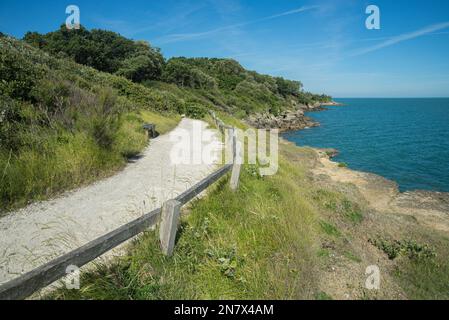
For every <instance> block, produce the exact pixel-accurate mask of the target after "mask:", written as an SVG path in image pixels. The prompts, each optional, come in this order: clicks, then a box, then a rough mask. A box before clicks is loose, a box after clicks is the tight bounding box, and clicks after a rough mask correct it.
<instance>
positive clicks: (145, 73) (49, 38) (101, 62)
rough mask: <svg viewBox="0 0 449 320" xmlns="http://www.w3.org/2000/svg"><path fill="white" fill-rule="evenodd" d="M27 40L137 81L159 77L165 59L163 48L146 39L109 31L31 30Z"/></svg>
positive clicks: (52, 51)
mask: <svg viewBox="0 0 449 320" xmlns="http://www.w3.org/2000/svg"><path fill="white" fill-rule="evenodd" d="M24 40H25V41H26V42H27V43H29V44H31V45H32V46H35V47H37V48H39V49H43V50H45V51H47V52H49V53H51V54H53V55H60V54H61V53H63V54H64V55H65V56H67V57H70V58H72V59H73V60H74V61H75V62H77V63H80V64H84V65H86V66H90V67H93V68H95V69H97V70H100V71H105V72H109V73H117V74H119V75H123V76H125V77H127V78H128V79H131V80H133V81H136V82H141V81H144V80H153V79H159V77H160V75H161V73H162V68H163V65H164V58H163V57H162V55H161V53H160V51H159V49H155V48H152V47H151V46H150V45H149V44H148V43H146V42H143V41H137V42H135V41H132V40H129V39H126V38H124V37H122V36H120V35H119V34H117V33H114V32H111V31H105V30H95V29H94V30H91V31H89V30H87V29H85V28H84V27H81V28H80V29H79V30H67V28H66V27H65V26H64V25H63V26H61V28H60V29H59V30H58V31H55V32H50V33H48V34H45V35H41V34H38V33H35V32H28V33H27V34H26V35H25V37H24Z"/></svg>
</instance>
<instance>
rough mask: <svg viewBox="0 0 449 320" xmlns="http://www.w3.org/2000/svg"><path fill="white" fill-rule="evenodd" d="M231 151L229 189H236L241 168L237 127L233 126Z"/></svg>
mask: <svg viewBox="0 0 449 320" xmlns="http://www.w3.org/2000/svg"><path fill="white" fill-rule="evenodd" d="M232 132H233V135H232V149H233V150H232V153H233V159H234V162H233V163H234V164H233V166H232V174H231V190H232V191H237V189H238V187H239V180H240V171H241V169H242V163H241V162H242V157H241V148H240V146H239V144H238V139H237V129H236V128H234V129H233V130H232Z"/></svg>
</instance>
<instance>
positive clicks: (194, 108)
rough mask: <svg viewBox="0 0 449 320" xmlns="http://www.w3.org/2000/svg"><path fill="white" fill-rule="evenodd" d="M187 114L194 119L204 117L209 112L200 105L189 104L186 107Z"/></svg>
mask: <svg viewBox="0 0 449 320" xmlns="http://www.w3.org/2000/svg"><path fill="white" fill-rule="evenodd" d="M185 112H186V116H187V117H189V118H192V119H203V118H204V117H205V116H206V114H207V110H206V109H205V108H204V107H202V106H199V105H190V104H189V105H188V106H187V107H186V110H185Z"/></svg>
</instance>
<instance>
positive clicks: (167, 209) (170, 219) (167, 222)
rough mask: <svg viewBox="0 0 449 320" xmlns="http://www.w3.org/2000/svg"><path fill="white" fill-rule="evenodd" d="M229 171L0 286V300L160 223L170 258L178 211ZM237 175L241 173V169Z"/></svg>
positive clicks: (21, 294) (24, 293)
mask: <svg viewBox="0 0 449 320" xmlns="http://www.w3.org/2000/svg"><path fill="white" fill-rule="evenodd" d="M215 119H217V118H215ZM217 127H218V128H219V130H222V129H221V128H220V126H218V125H217ZM222 127H223V130H224V129H226V128H230V127H226V126H224V125H223V126H222ZM234 141H235V140H234ZM234 158H235V157H234ZM231 170H235V165H233V164H228V165H225V166H224V167H222V168H220V169H219V170H217V171H216V172H214V173H212V174H211V175H209V176H208V177H207V178H205V179H204V180H202V181H200V182H199V183H198V184H196V185H195V186H193V187H192V188H190V189H188V190H187V191H185V192H184V193H182V194H181V195H179V196H178V197H176V198H175V199H173V200H169V201H167V202H166V203H165V204H164V206H163V209H162V208H159V209H156V210H154V211H152V212H150V213H148V214H146V215H144V216H142V217H140V218H139V219H136V220H134V221H132V222H130V223H128V224H126V225H124V226H122V227H120V228H118V229H116V230H114V231H112V232H110V233H108V234H106V235H104V236H102V237H100V238H98V239H96V240H93V241H92V242H90V243H88V244H86V245H84V246H82V247H80V248H78V249H76V250H74V251H72V252H69V253H67V254H65V255H63V256H61V257H59V258H57V259H55V260H53V261H50V262H49V263H47V264H45V265H43V266H41V267H38V268H36V269H34V270H33V271H31V272H29V273H26V274H24V275H22V276H20V277H18V278H16V279H13V280H12V281H10V282H7V283H5V284H3V285H1V286H0V300H20V299H26V298H27V297H29V296H31V295H32V294H33V293H35V292H37V291H38V290H40V289H42V288H45V287H47V286H48V285H50V284H52V283H54V282H55V281H57V280H59V279H61V278H63V277H64V276H66V275H67V270H68V268H70V267H72V266H76V267H77V268H80V267H82V266H84V265H86V264H87V263H89V262H91V261H93V260H95V259H96V258H98V257H100V256H101V255H103V254H104V253H106V252H108V251H110V250H112V249H113V248H115V247H117V246H118V245H120V244H122V243H124V242H125V241H127V240H129V239H131V238H133V237H135V236H137V235H139V234H140V233H142V232H144V231H145V230H148V229H149V228H150V227H152V226H155V225H156V224H158V223H159V222H160V221H161V220H162V221H161V222H162V223H161V224H162V225H161V228H160V238H161V249H162V250H163V252H164V254H166V255H171V254H172V253H173V246H174V238H175V237H176V231H177V227H178V225H177V224H178V218H179V217H178V216H177V215H179V209H180V207H181V206H184V205H185V204H187V203H188V202H190V201H191V200H192V199H194V198H196V197H197V196H198V195H200V194H201V193H202V192H203V191H204V190H206V189H207V188H208V187H209V186H211V185H212V184H214V183H215V182H217V181H218V180H219V179H220V178H222V177H223V176H224V175H226V174H227V173H228V172H230V171H231ZM238 173H240V169H239V172H238ZM236 175H237V173H236V172H233V174H232V176H236ZM237 180H238V178H237ZM234 184H235V182H234ZM231 187H232V184H231ZM161 216H162V218H161Z"/></svg>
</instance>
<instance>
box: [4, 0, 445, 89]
mask: <svg viewBox="0 0 449 320" xmlns="http://www.w3.org/2000/svg"><path fill="white" fill-rule="evenodd" d="M70 4H75V5H77V6H79V8H80V10H81V23H82V24H83V25H85V26H86V27H88V28H101V29H108V30H113V31H116V32H119V33H121V34H122V35H124V36H127V37H130V38H133V39H136V40H147V41H149V42H150V43H152V44H153V45H155V46H157V47H160V48H161V49H162V51H163V53H164V55H165V56H166V57H172V56H187V57H203V56H206V57H226V58H234V59H236V60H238V61H239V62H240V63H242V65H243V66H245V67H246V68H249V69H252V70H256V71H258V72H261V73H267V74H271V75H280V76H284V77H286V78H289V79H296V80H301V81H302V82H303V83H304V85H305V88H306V89H307V90H310V91H313V92H317V93H321V92H324V93H329V94H331V95H333V96H335V97H437V96H446V97H447V96H449V58H448V57H449V1H447V0H427V1H425V0H407V1H406V0H394V1H393V0H372V1H365V0H322V1H318V0H317V1H299V0H298V1H297V0H288V1H287V0H271V1H268V0H218V1H212V0H210V1H193V0H177V1H172V0H164V1H154V0H147V1H143V0H135V1H133V0H130V1H113V0H109V1H105V0H96V1H87V0H86V1H85V0H73V1H71V2H69V1H56V0H54V1H51V0H47V1H17V0H14V1H12V0H11V1H9V0H0V31H2V32H4V33H7V34H10V35H13V36H15V37H22V36H23V35H24V33H25V32H26V31H38V32H41V33H43V32H49V31H53V30H55V29H57V28H58V27H59V26H60V25H61V24H62V23H64V21H65V19H66V14H65V8H66V6H68V5H70ZM371 4H374V5H377V6H378V7H379V8H380V11H381V29H380V30H368V29H366V27H365V20H366V18H367V17H368V15H367V14H366V13H365V10H366V7H367V6H368V5H371Z"/></svg>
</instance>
